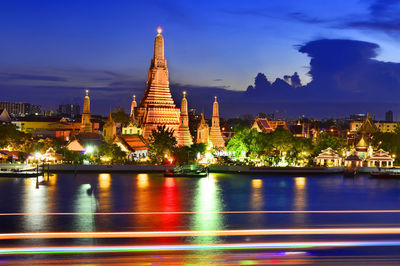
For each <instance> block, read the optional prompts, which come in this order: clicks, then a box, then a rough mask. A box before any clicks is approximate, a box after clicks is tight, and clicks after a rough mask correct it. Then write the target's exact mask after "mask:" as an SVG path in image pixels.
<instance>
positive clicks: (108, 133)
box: [103, 112, 117, 143]
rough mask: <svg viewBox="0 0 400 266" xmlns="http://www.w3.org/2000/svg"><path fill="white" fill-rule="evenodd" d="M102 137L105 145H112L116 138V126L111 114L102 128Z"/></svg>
mask: <svg viewBox="0 0 400 266" xmlns="http://www.w3.org/2000/svg"><path fill="white" fill-rule="evenodd" d="M103 136H104V140H105V141H106V142H107V143H112V142H113V140H114V139H115V137H116V136H117V125H116V123H115V121H114V119H113V118H112V115H111V112H110V115H109V116H108V119H107V121H106V123H105V124H104V126H103Z"/></svg>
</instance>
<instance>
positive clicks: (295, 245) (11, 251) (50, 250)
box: [0, 240, 400, 255]
mask: <svg viewBox="0 0 400 266" xmlns="http://www.w3.org/2000/svg"><path fill="white" fill-rule="evenodd" d="M374 246H400V241H397V240H396V241H338V242H277V243H272V242H269V243H237V244H207V245H146V246H144V245H143V246H72V247H41V248H37V247H28V248H2V249H0V255H23V254H57V253H104V252H148V251H157V252H160V251H190V250H238V249H312V248H322V247H325V248H329V247H374Z"/></svg>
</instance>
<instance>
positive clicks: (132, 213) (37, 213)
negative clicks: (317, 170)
mask: <svg viewBox="0 0 400 266" xmlns="http://www.w3.org/2000/svg"><path fill="white" fill-rule="evenodd" d="M199 213H211V214H215V213H219V214H259V213H266V214H268V213H270V214H273V213H279V214H292V213H316V214H318V213H321V214H329V213H331V214H335V213H343V214H355V213H400V210H335V211H302V210H299V211H295V210H294V211H204V212H196V211H194V212H193V211H154V212H9V213H0V216H25V215H163V214H199Z"/></svg>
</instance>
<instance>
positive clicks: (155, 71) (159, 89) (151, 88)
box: [135, 28, 180, 139]
mask: <svg viewBox="0 0 400 266" xmlns="http://www.w3.org/2000/svg"><path fill="white" fill-rule="evenodd" d="M157 32H158V34H157V36H156V37H155V40H154V56H153V58H152V59H151V64H150V69H149V74H148V76H147V86H146V91H145V93H144V96H143V98H142V100H141V101H140V104H139V106H138V107H137V108H135V109H136V111H135V113H136V118H137V120H138V122H139V123H140V125H142V126H143V136H144V138H145V139H148V137H149V136H150V134H151V132H152V130H153V129H157V126H163V125H166V126H167V127H169V128H171V129H173V130H177V129H178V127H179V124H180V110H179V108H176V106H175V103H174V100H173V98H172V95H171V91H170V89H169V73H168V67H167V60H166V59H165V57H164V37H163V36H162V35H161V28H159V29H158V30H157Z"/></svg>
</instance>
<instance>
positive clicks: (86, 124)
mask: <svg viewBox="0 0 400 266" xmlns="http://www.w3.org/2000/svg"><path fill="white" fill-rule="evenodd" d="M80 132H85V133H90V132H92V125H91V123H90V98H89V91H88V90H86V95H85V98H84V100H83V110H82V120H81V130H80Z"/></svg>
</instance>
